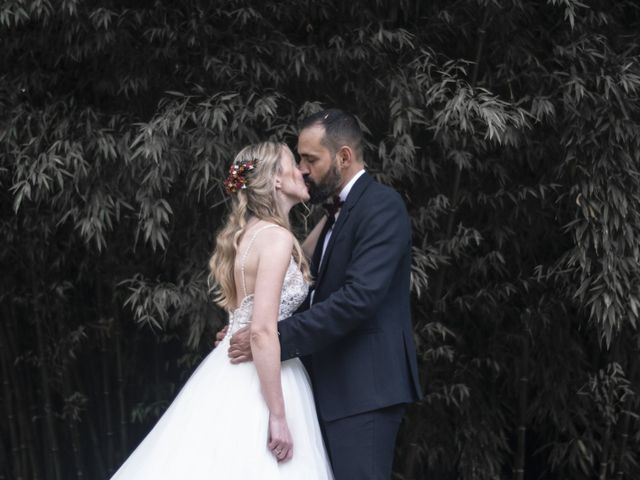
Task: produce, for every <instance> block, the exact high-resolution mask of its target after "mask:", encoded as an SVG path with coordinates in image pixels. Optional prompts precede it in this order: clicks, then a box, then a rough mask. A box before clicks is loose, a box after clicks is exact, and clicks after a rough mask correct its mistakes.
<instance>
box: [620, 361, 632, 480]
mask: <svg viewBox="0 0 640 480" xmlns="http://www.w3.org/2000/svg"><path fill="white" fill-rule="evenodd" d="M637 370H638V360H637V359H636V358H634V359H633V360H632V363H631V368H630V369H629V380H631V381H632V382H633V380H634V378H635V376H636V371H637ZM632 408H633V397H632V396H629V397H628V398H627V399H626V401H625V402H624V420H623V421H622V425H621V428H620V432H621V433H620V446H619V448H618V451H617V452H616V460H615V468H616V477H615V478H616V480H622V479H623V477H624V470H623V464H624V455H625V453H626V451H627V443H628V442H629V431H630V428H631V422H632V421H633V418H632V417H631V414H630V413H629V412H630V411H631V409H632Z"/></svg>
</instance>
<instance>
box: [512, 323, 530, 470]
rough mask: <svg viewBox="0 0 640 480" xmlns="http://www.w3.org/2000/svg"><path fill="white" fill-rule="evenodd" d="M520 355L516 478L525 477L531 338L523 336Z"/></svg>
mask: <svg viewBox="0 0 640 480" xmlns="http://www.w3.org/2000/svg"><path fill="white" fill-rule="evenodd" d="M522 343H523V345H522V353H521V356H520V372H519V373H520V378H519V380H518V387H519V388H518V433H517V435H518V443H517V447H516V457H515V467H514V469H513V478H514V480H523V479H524V466H525V449H526V433H527V426H526V425H527V397H528V390H529V376H528V375H529V339H528V337H527V336H526V335H525V336H524V338H523V342H522Z"/></svg>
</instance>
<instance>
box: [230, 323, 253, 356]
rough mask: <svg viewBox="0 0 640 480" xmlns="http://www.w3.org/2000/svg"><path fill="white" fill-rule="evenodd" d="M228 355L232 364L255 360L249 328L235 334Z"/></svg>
mask: <svg viewBox="0 0 640 480" xmlns="http://www.w3.org/2000/svg"><path fill="white" fill-rule="evenodd" d="M228 355H229V358H230V359H231V363H242V362H248V361H250V360H253V356H252V355H251V337H250V331H249V327H244V328H241V329H240V330H238V331H237V332H236V333H234V334H233V336H232V337H231V345H230V346H229V352H228Z"/></svg>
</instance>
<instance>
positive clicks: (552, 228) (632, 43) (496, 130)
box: [0, 0, 640, 480]
mask: <svg viewBox="0 0 640 480" xmlns="http://www.w3.org/2000/svg"><path fill="white" fill-rule="evenodd" d="M639 45H640V9H639V7H638V4H637V2H636V1H635V0H618V1H614V0H609V1H604V0H603V1H597V0H592V1H590V0H583V1H582V2H580V1H578V0H548V1H543V0H493V1H491V0H485V1H480V0H466V1H455V0H452V1H432V2H428V1H417V0H415V1H410V0H396V1H390V0H376V1H369V2H367V1H363V0H354V1H336V0H318V1H311V0H307V1H304V0H303V1H300V0H295V1H294V0H285V1H269V0H266V1H259V0H219V1H204V0H202V1H195V0H190V1H182V2H171V1H167V0H157V1H144V0H138V1H116V0H113V1H102V2H97V1H75V0H64V1H44V0H40V1H25V0H4V1H0V122H1V123H0V127H1V129H0V209H1V212H2V216H1V217H0V240H1V242H2V243H1V245H0V268H1V271H2V277H1V280H0V282H1V283H0V308H1V310H0V315H1V322H0V342H1V344H0V360H1V366H2V372H1V373H2V379H3V385H2V394H1V397H0V408H1V409H2V410H3V413H2V415H0V441H1V443H0V478H2V479H23V480H26V479H42V480H45V479H46V480H48V479H75V478H78V479H80V478H83V479H87V478H88V479H104V478H108V477H109V474H110V473H112V472H113V471H114V469H115V468H116V467H117V465H118V464H119V463H120V462H121V461H122V460H123V458H125V457H126V455H127V454H128V452H130V451H131V450H132V449H133V448H134V447H135V445H136V444H137V442H139V441H140V439H141V438H142V437H143V436H144V434H145V432H147V431H148V429H149V428H150V426H151V425H153V423H154V422H155V420H156V419H157V418H158V416H159V415H160V414H161V413H162V412H163V410H164V409H165V408H166V406H167V405H168V404H169V403H170V401H171V399H172V398H173V397H174V395H175V394H176V393H177V390H178V389H179V388H180V386H181V385H182V384H183V382H184V381H185V379H186V378H188V375H189V374H190V372H191V371H192V370H193V368H194V366H195V365H197V363H198V362H199V360H200V359H201V358H202V357H203V356H204V355H206V353H207V352H209V351H210V349H211V343H212V338H213V335H214V332H215V331H216V330H217V329H218V328H219V327H220V326H221V325H222V324H223V322H224V315H223V313H222V312H220V311H218V310H217V309H215V308H214V307H213V305H212V302H211V298H210V296H209V295H208V293H207V283H206V275H207V261H208V258H209V255H210V254H211V249H212V246H213V238H214V235H215V231H216V230H217V228H218V227H219V226H220V224H221V221H222V219H223V218H224V212H225V208H226V204H225V201H226V199H225V195H224V193H223V191H222V188H221V181H220V180H221V179H222V178H223V176H224V172H225V170H226V168H227V166H228V164H229V163H230V161H231V159H232V157H233V154H234V152H236V151H237V150H238V149H239V148H240V147H241V146H243V145H246V144H247V143H250V142H253V141H256V140H259V139H266V138H275V139H279V140H284V141H287V142H288V143H290V144H291V145H294V144H295V125H296V123H297V122H298V120H299V119H300V118H302V117H304V116H305V115H306V114H308V113H310V112H313V111H316V110H318V109H320V108H323V107H332V106H337V107H341V108H344V109H346V110H349V111H351V112H353V113H354V114H356V115H357V116H358V118H359V120H360V121H361V122H362V124H363V126H364V127H365V130H366V137H367V141H368V149H367V154H366V158H367V163H368V167H369V170H370V171H371V172H372V173H373V174H374V175H376V176H377V178H378V179H379V180H380V181H382V182H384V183H387V184H390V185H392V186H393V187H395V188H396V189H397V190H398V191H400V192H401V194H402V195H403V197H404V199H405V201H406V204H407V207H408V209H409V212H410V214H411V217H412V221H413V240H414V242H413V244H414V249H413V277H412V279H413V284H412V285H413V300H414V303H413V313H414V323H415V335H416V340H417V343H418V349H419V362H420V368H421V377H422V381H423V385H424V389H425V393H426V396H425V399H424V401H423V402H422V403H420V404H419V405H414V406H412V407H411V409H410V410H409V412H408V414H407V417H406V418H405V421H404V422H403V425H402V430H401V434H400V438H399V441H398V447H397V452H396V463H395V472H396V478H397V479H400V478H403V479H414V478H415V479H422V478H430V479H431V478H432V479H438V480H439V479H465V480H472V479H473V480H475V479H478V480H480V479H501V478H514V479H522V478H527V479H537V478H545V479H594V478H599V479H604V478H628V479H633V478H638V476H640V467H639V466H638V462H639V461H640V454H639V453H638V452H640V434H639V433H638V432H639V431H640V428H639V426H640V422H639V421H638V413H639V398H638V388H639V386H640V372H639V371H638V363H639V360H638V355H639V341H640V336H639V334H638V320H639V318H638V315H639V314H638V310H639V308H640V263H639V261H640V171H639V167H640V148H639V146H640V145H639V143H640V102H639V92H640V64H639V61H638V59H639V57H638V55H639V53H640V51H639ZM303 214H304V209H299V210H297V211H296V214H295V216H296V226H297V229H298V231H299V233H300V234H302V233H303V230H304V221H303ZM220 414H221V415H224V412H220ZM211 447H212V448H215V443H212V446H211ZM212 478H215V472H212Z"/></svg>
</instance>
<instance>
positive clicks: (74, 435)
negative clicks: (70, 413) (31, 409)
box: [62, 365, 85, 480]
mask: <svg viewBox="0 0 640 480" xmlns="http://www.w3.org/2000/svg"><path fill="white" fill-rule="evenodd" d="M65 367H66V368H65V370H68V367H67V365H65ZM62 389H63V392H64V396H65V398H69V397H70V396H71V393H72V389H71V385H70V384H69V377H68V375H66V372H65V374H63V376H62ZM66 424H67V427H68V428H69V435H70V437H71V450H72V452H73V460H74V464H75V467H76V478H78V479H79V480H82V479H84V478H85V476H84V464H83V461H82V449H81V447H80V435H79V434H78V424H77V421H76V419H75V418H70V419H68V420H67V422H66Z"/></svg>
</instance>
